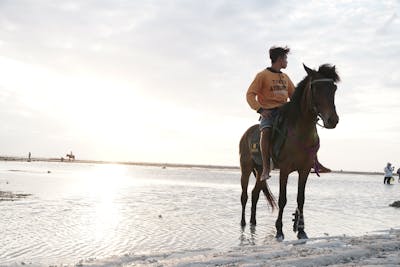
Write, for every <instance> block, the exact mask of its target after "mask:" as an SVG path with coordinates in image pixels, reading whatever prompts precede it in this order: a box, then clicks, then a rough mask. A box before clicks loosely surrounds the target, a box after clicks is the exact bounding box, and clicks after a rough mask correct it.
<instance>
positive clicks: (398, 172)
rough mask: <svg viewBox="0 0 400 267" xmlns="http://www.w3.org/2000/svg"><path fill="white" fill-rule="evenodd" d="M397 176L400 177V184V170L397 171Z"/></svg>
mask: <svg viewBox="0 0 400 267" xmlns="http://www.w3.org/2000/svg"><path fill="white" fill-rule="evenodd" d="M397 175H398V176H399V180H398V182H399V183H400V168H398V169H397Z"/></svg>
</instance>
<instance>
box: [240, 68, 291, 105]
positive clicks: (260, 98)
mask: <svg viewBox="0 0 400 267" xmlns="http://www.w3.org/2000/svg"><path fill="white" fill-rule="evenodd" d="M294 89H295V88H294V85H293V83H292V81H291V80H290V79H289V76H287V75H286V74H285V73H282V72H280V73H277V72H272V71H270V70H269V69H265V70H263V71H261V72H260V73H258V74H257V75H256V78H255V79H254V81H253V82H252V83H251V85H250V87H249V89H248V90H247V94H246V98H247V103H249V105H250V107H251V108H252V109H254V110H257V111H258V110H259V109H260V108H264V109H271V108H276V107H279V106H282V105H283V104H285V103H286V102H287V99H288V98H290V97H291V96H292V95H293V92H294Z"/></svg>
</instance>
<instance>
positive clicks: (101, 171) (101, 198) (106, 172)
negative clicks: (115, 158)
mask: <svg viewBox="0 0 400 267" xmlns="http://www.w3.org/2000/svg"><path fill="white" fill-rule="evenodd" d="M87 175H88V176H87V178H86V179H87V180H86V181H87V187H88V189H89V190H90V195H91V196H92V197H93V200H94V205H95V206H94V214H93V220H94V225H95V226H94V227H95V230H94V233H93V234H94V238H95V239H96V240H103V239H106V238H108V236H109V235H112V234H113V233H114V231H115V230H116V227H117V226H118V222H119V219H120V207H119V206H118V203H116V200H117V198H118V194H120V189H121V188H122V187H123V185H124V183H125V181H126V179H127V175H126V167H125V166H123V165H117V164H105V165H96V167H95V168H94V169H93V170H92V171H91V172H89V173H87Z"/></svg>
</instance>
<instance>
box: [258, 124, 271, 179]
mask: <svg viewBox="0 0 400 267" xmlns="http://www.w3.org/2000/svg"><path fill="white" fill-rule="evenodd" d="M270 132H271V131H270V128H264V129H263V130H261V136H260V148H261V155H262V162H263V172H262V174H261V181H263V180H267V179H269V178H270V177H271V176H270V175H269V172H270V155H269V143H270Z"/></svg>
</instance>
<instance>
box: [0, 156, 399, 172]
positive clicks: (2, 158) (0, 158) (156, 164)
mask: <svg viewBox="0 0 400 267" xmlns="http://www.w3.org/2000/svg"><path fill="white" fill-rule="evenodd" d="M0 161H18V162H60V163H61V162H62V163H85V164H121V165H132V166H152V167H160V168H167V167H169V168H203V169H226V170H240V167H239V166H229V165H207V164H187V163H159V162H135V161H105V160H86V159H81V160H79V159H78V160H67V159H64V160H61V158H39V157H35V158H31V159H30V160H29V159H28V158H26V157H16V156H0ZM311 173H312V172H311ZM331 173H338V174H360V175H383V174H384V173H383V172H372V171H349V170H332V171H331ZM393 176H398V175H397V174H396V173H394V174H393Z"/></svg>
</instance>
